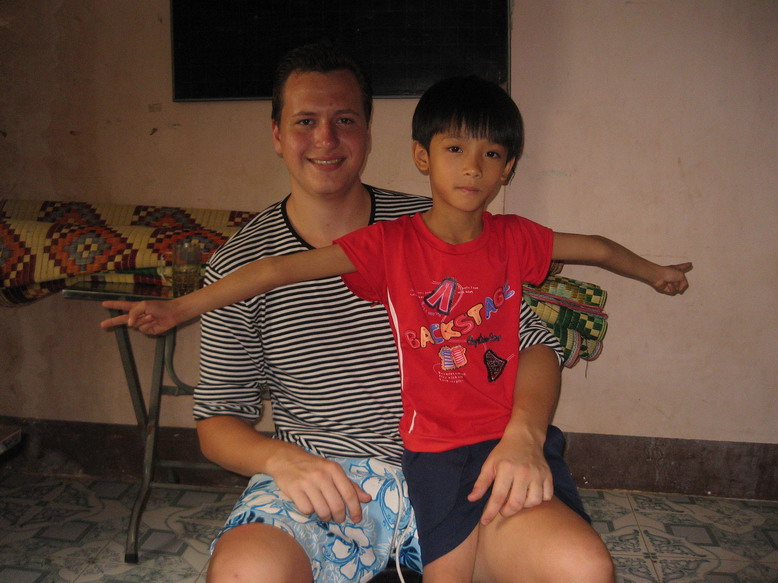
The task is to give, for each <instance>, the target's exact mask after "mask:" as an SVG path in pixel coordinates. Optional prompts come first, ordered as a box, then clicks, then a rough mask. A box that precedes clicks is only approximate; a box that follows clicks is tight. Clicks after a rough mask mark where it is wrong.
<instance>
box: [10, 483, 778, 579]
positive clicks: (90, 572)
mask: <svg viewBox="0 0 778 583" xmlns="http://www.w3.org/2000/svg"><path fill="white" fill-rule="evenodd" d="M135 492H136V486H135V485H134V484H127V483H122V482H110V481H99V480H92V481H88V480H84V481H79V480H70V479H59V478H51V477H30V476H26V475H11V474H9V473H8V472H6V473H5V474H4V473H3V472H2V469H0V583H28V582H29V583H32V582H36V583H37V582H47V583H48V582H65V581H67V582H77V583H85V582H92V581H94V582H97V581H100V582H111V583H124V582H130V581H133V582H135V581H137V582H140V581H142V582H144V583H146V582H157V581H159V582H162V581H164V582H166V583H167V582H191V583H204V581H205V575H204V569H205V565H206V562H207V558H208V555H207V549H208V544H209V542H210V540H211V538H212V536H213V535H214V533H215V532H216V530H217V529H218V528H219V526H220V525H221V523H222V520H223V519H224V517H225V516H226V515H227V513H228V510H229V509H230V507H231V506H232V502H233V501H234V498H235V494H233V493H225V492H203V491H192V490H179V489H161V488H158V489H154V490H153V491H152V494H151V498H150V499H149V503H148V506H147V510H146V512H145V514H144V515H143V521H142V525H141V532H140V538H139V542H140V563H139V564H138V565H128V564H125V563H124V562H123V555H124V537H125V528H126V526H127V522H128V518H129V515H130V509H131V507H132V502H133V500H134V495H135ZM582 495H583V496H584V502H585V505H586V507H587V510H588V511H589V512H590V513H591V515H592V518H593V519H594V524H595V527H596V528H597V530H598V532H600V534H601V535H602V536H603V538H604V540H605V542H606V543H607V545H608V548H609V549H610V550H611V553H612V555H613V557H614V560H615V563H616V566H617V569H618V578H619V581H620V582H623V583H643V582H671V581H673V582H676V581H678V582H692V581H700V582H708V583H738V582H739V583H745V582H749V583H756V582H759V583H776V582H778V502H755V501H746V500H730V499H721V498H703V497H693V496H672V495H662V494H648V493H639V492H621V491H602V490H584V491H583V492H582Z"/></svg>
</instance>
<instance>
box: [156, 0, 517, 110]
mask: <svg viewBox="0 0 778 583" xmlns="http://www.w3.org/2000/svg"><path fill="white" fill-rule="evenodd" d="M510 5H511V2H510V0H393V1H389V0H335V1H333V0H329V1H328V2H320V1H318V0H262V1H258V0H221V1H220V2H213V0H171V2H170V6H171V10H170V12H171V19H170V20H171V38H172V53H173V54H172V64H173V100H174V101H182V102H185V101H228V100H263V99H270V93H271V86H272V74H273V70H274V68H275V63H276V62H277V60H278V59H279V58H280V56H281V55H283V54H284V53H286V52H287V51H288V50H289V49H291V48H294V47H295V46H299V45H301V44H306V43H308V42H322V41H323V42H330V43H332V44H335V45H337V46H340V47H342V48H343V49H344V50H346V51H347V52H348V53H350V54H351V55H352V56H354V57H355V58H356V59H357V60H358V61H360V63H361V64H362V66H363V67H364V68H365V70H366V72H367V73H368V76H369V77H370V78H371V81H372V84H373V90H374V91H373V93H374V96H375V97H390V98H391V97H396V98H404V97H417V96H419V95H421V93H423V92H424V90H425V89H426V88H427V87H429V86H430V85H431V84H432V83H434V82H435V81H437V80H439V79H441V78H443V77H448V76H451V75H459V74H468V73H475V74H478V75H481V76H483V77H485V78H487V79H490V80H492V81H495V82H497V83H499V84H501V85H503V86H504V87H507V85H508V79H509V77H510V30H511V25H510V8H511V6H510Z"/></svg>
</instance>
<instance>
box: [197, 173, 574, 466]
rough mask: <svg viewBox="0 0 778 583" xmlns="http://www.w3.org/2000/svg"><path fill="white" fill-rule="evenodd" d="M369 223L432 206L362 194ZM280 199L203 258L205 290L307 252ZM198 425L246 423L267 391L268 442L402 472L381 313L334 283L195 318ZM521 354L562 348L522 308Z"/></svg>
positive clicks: (391, 362)
mask: <svg viewBox="0 0 778 583" xmlns="http://www.w3.org/2000/svg"><path fill="white" fill-rule="evenodd" d="M368 190H369V191H370V194H371V196H372V198H373V208H372V214H371V222H375V221H387V220H392V219H395V218H397V217H400V216H402V215H406V214H412V213H415V212H420V211H424V210H426V209H427V208H429V206H430V199H428V198H425V197H420V196H411V195H406V194H400V193H396V192H391V191H386V190H381V189H377V188H373V187H368ZM310 248H311V247H310V245H308V244H307V243H306V242H305V241H303V240H302V239H301V238H300V237H299V236H298V235H297V234H296V233H295V231H294V229H293V228H292V226H291V224H290V223H289V220H288V217H287V214H286V204H285V200H284V201H280V202H278V203H275V204H273V205H272V206H270V207H269V208H267V209H265V210H264V211H262V212H261V213H260V214H259V215H257V216H256V217H255V218H254V219H252V221H251V222H250V223H248V224H247V225H246V226H244V227H243V228H242V229H241V230H240V231H239V232H238V233H236V234H235V235H234V236H233V237H232V238H231V239H230V240H229V241H228V242H227V243H226V244H225V245H224V246H223V247H222V248H220V249H219V250H218V251H217V252H216V253H215V254H214V256H213V257H212V259H211V261H210V263H209V265H208V270H207V274H206V281H207V282H208V283H210V282H212V281H214V280H216V279H219V278H221V277H223V276H224V275H226V274H227V273H229V272H231V271H234V270H235V269H237V268H238V267H241V266H243V265H245V264H246V263H248V262H250V261H254V260H256V259H259V258H262V257H267V256H272V255H285V254H290V253H296V252H298V251H304V250H307V249H310ZM201 332H202V334H201V345H200V384H199V385H198V386H197V390H196V392H195V397H194V398H195V406H194V415H195V419H196V420H201V419H205V418H207V417H211V416H214V415H233V416H238V417H241V418H244V419H247V420H250V421H255V420H256V419H258V418H259V417H260V416H261V414H262V399H261V396H262V392H263V389H264V388H265V387H267V388H269V390H270V398H271V402H272V405H273V421H274V423H275V428H276V435H275V436H276V437H277V438H279V439H284V440H287V441H290V442H293V443H296V444H298V445H300V446H302V447H305V448H307V449H309V450H312V451H314V452H316V453H318V454H319V455H324V456H346V457H366V456H369V457H378V458H381V459H384V460H386V461H389V462H391V463H395V464H399V462H400V456H401V452H402V443H401V440H400V435H399V433H398V423H399V420H400V415H401V413H402V404H401V399H400V375H399V371H398V368H397V352H396V349H395V346H394V341H393V337H392V334H391V331H390V328H389V322H388V320H387V316H386V312H385V310H384V308H383V307H382V306H380V305H375V306H374V305H371V304H369V303H368V302H365V301H363V300H361V299H359V298H357V297H356V296H355V295H353V294H352V293H351V292H349V291H348V289H347V288H346V286H345V285H344V284H343V282H342V281H341V278H340V277H330V278H324V279H319V280H315V281H309V282H303V283H298V284H294V285H289V286H285V287H281V288H278V289H276V290H273V291H271V292H268V293H266V294H263V295H260V296H257V297H254V298H251V299H249V300H245V301H243V302H239V303H237V304H233V305H231V306H227V307H225V308H221V309H219V310H215V311H213V312H209V313H207V314H205V315H204V316H203V317H202V320H201ZM520 335H521V346H522V348H524V347H526V346H530V345H534V344H539V343H543V344H546V345H548V346H551V347H553V348H554V349H555V350H557V353H558V354H560V355H561V347H560V346H559V343H558V341H557V340H556V338H555V337H554V336H553V335H552V334H551V333H550V332H549V331H548V329H547V328H546V327H545V326H544V325H543V323H542V322H540V320H539V319H538V318H537V316H535V314H534V313H533V312H532V311H531V310H530V309H529V307H528V306H526V304H524V305H523V307H522V314H521V333H520Z"/></svg>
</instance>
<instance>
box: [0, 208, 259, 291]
mask: <svg viewBox="0 0 778 583" xmlns="http://www.w3.org/2000/svg"><path fill="white" fill-rule="evenodd" d="M253 216H254V214H253V213H249V212H245V211H227V210H211V209H184V208H178V207H157V206H149V205H119V204H115V205H112V204H91V203H85V202H69V201H29V200H4V201H0V276H2V288H0V305H6V306H10V305H18V304H23V303H27V302H30V301H33V300H36V299H40V298H42V297H45V296H48V295H51V294H52V293H56V292H57V291H59V290H61V289H63V288H64V287H66V286H68V285H72V284H73V283H76V282H80V281H85V280H88V279H91V280H97V281H104V279H102V278H104V277H105V274H107V273H113V274H116V275H118V276H120V277H118V278H114V280H118V281H129V282H134V283H158V284H160V285H163V284H167V281H166V280H165V279H164V278H163V268H164V267H165V266H167V265H169V264H170V249H171V246H172V245H173V244H174V243H176V242H177V241H180V240H182V239H189V240H196V241H198V242H199V243H200V245H201V247H202V248H203V251H204V253H203V263H205V262H206V261H207V260H208V258H209V257H210V255H211V254H212V253H213V252H214V251H215V250H216V249H217V248H218V247H219V246H220V245H222V244H223V243H224V242H225V241H226V240H227V239H228V238H229V237H230V236H231V235H232V234H233V233H235V232H236V231H237V230H238V229H239V228H240V227H241V226H242V225H243V224H245V223H246V222H247V221H248V220H250V219H251V218H252V217H253Z"/></svg>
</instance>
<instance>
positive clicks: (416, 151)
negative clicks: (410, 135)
mask: <svg viewBox="0 0 778 583" xmlns="http://www.w3.org/2000/svg"><path fill="white" fill-rule="evenodd" d="M411 153H412V155H413V162H414V164H416V168H418V169H419V172H421V173H422V174H426V173H427V172H429V169H430V156H429V152H427V148H425V147H424V146H422V145H421V144H420V143H419V142H418V141H416V140H413V144H412V145H411Z"/></svg>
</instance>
